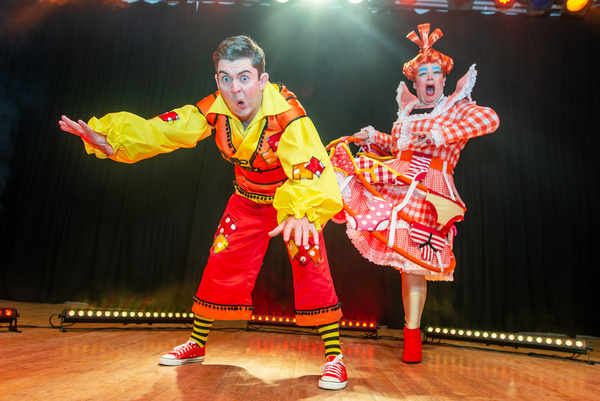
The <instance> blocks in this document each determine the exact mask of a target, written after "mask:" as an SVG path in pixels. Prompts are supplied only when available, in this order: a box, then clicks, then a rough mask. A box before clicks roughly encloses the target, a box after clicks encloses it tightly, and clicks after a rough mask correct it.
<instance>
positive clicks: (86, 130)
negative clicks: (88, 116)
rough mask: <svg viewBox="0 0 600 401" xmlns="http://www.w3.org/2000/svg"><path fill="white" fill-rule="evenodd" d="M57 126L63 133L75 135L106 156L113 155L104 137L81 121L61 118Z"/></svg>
mask: <svg viewBox="0 0 600 401" xmlns="http://www.w3.org/2000/svg"><path fill="white" fill-rule="evenodd" d="M58 125H60V129H62V130H63V131H65V132H69V133H71V134H73V135H77V136H78V137H81V139H83V140H84V141H86V142H87V143H89V144H91V145H95V146H97V147H99V148H100V149H101V150H102V151H103V152H104V153H106V154H107V155H108V156H112V155H113V154H114V153H115V151H114V150H113V148H112V146H111V145H110V144H109V143H108V141H107V140H106V136H105V135H102V134H99V133H97V132H96V131H94V130H93V129H91V128H90V126H89V125H87V124H86V123H85V122H84V121H83V120H78V121H77V122H75V121H73V120H70V119H69V118H68V117H67V116H62V117H61V120H60V121H59V122H58Z"/></svg>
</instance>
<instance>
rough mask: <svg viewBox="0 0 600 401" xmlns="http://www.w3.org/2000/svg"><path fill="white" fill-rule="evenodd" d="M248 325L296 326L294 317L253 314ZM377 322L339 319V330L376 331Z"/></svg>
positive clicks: (377, 327)
mask: <svg viewBox="0 0 600 401" xmlns="http://www.w3.org/2000/svg"><path fill="white" fill-rule="evenodd" d="M248 324H249V325H257V326H296V319H295V318H293V317H289V316H288V317H286V316H265V315H253V316H252V318H251V319H250V320H249V321H248ZM378 329H379V324H377V322H369V321H359V320H341V321H340V330H351V331H366V332H372V333H377V330H378Z"/></svg>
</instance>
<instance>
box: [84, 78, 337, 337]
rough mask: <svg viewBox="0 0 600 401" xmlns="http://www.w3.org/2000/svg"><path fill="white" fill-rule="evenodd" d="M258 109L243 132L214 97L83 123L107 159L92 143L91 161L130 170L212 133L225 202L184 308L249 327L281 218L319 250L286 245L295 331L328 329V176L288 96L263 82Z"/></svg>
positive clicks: (331, 195)
mask: <svg viewBox="0 0 600 401" xmlns="http://www.w3.org/2000/svg"><path fill="white" fill-rule="evenodd" d="M262 96H263V98H262V104H261V107H260V110H259V111H258V113H257V115H256V116H255V117H254V119H253V120H252V121H251V122H250V124H249V125H248V126H247V127H246V128H244V126H243V125H242V122H241V121H240V120H239V119H238V118H237V117H236V116H235V115H234V114H233V113H232V112H231V111H230V110H229V108H228V107H227V105H226V104H225V101H224V100H223V98H222V97H221V95H220V93H219V92H215V93H214V94H212V95H210V96H207V97H206V98H204V99H203V100H201V101H200V102H198V103H197V104H196V105H187V106H184V107H181V108H178V109H175V110H172V111H170V112H168V113H165V114H163V115H160V116H157V117H154V118H152V119H149V120H146V119H143V118H141V117H138V116H136V115H133V114H131V113H127V112H121V113H112V114H108V115H106V116H104V117H102V118H101V119H96V118H92V119H91V120H90V122H89V125H90V127H91V128H92V129H93V130H95V131H97V132H99V133H101V134H104V135H106V136H107V140H108V142H109V143H110V144H111V145H112V147H113V149H114V151H115V153H114V155H112V156H107V155H106V154H105V153H104V152H102V151H101V150H100V149H98V148H96V147H95V146H94V145H91V144H89V143H86V144H85V145H86V150H87V152H88V153H90V154H92V153H93V154H95V155H96V156H97V157H99V158H107V157H109V158H111V159H113V160H116V161H119V162H124V163H134V162H137V161H139V160H142V159H146V158H148V157H152V156H155V155H157V154H160V153H167V152H171V151H173V150H175V149H178V148H189V147H193V146H195V145H196V143H197V142H198V141H200V140H202V139H204V138H206V137H208V136H210V134H211V132H212V131H213V130H214V133H215V141H216V143H217V146H218V148H219V149H220V151H221V154H222V156H223V157H224V158H225V159H226V160H228V161H229V162H231V163H233V164H234V165H235V182H234V185H235V194H234V195H232V196H231V198H230V199H229V202H228V204H227V207H226V210H225V212H224V214H223V218H222V219H221V223H220V224H219V227H218V229H217V233H216V234H215V239H214V243H213V246H212V248H211V251H210V256H209V259H208V263H207V265H206V267H205V269H204V273H203V276H202V281H201V283H200V286H199V288H198V292H197V294H196V297H195V298H194V305H193V307H192V310H193V311H194V313H196V314H197V315H201V316H205V317H208V318H213V319H222V320H238V319H250V318H251V315H252V310H253V307H252V299H251V292H252V289H253V288H254V284H255V280H256V277H257V275H258V272H259V270H260V266H261V264H262V260H263V257H264V254H265V252H266V250H267V246H268V242H269V239H270V237H269V236H268V233H269V232H270V231H272V230H273V229H274V228H275V227H276V226H277V225H278V224H279V223H281V222H282V221H284V220H285V219H286V218H288V217H290V216H293V217H296V218H302V217H304V216H306V217H307V218H308V220H309V221H311V222H313V223H314V224H315V226H316V228H317V230H319V235H320V237H319V244H320V246H319V247H316V246H314V243H313V241H312V238H311V242H310V245H309V247H308V248H307V249H304V248H298V247H297V246H296V245H295V244H294V241H293V239H292V240H290V241H289V243H288V244H287V249H288V253H289V256H290V261H291V264H292V269H293V277H294V295H295V309H296V311H295V314H296V321H297V324H298V325H304V326H311V325H321V324H327V323H332V322H337V321H338V320H339V319H340V318H341V316H342V313H341V306H340V302H339V300H338V298H337V295H336V293H335V289H334V287H333V282H332V279H331V274H330V271H329V264H328V261H327V255H326V251H325V245H324V240H323V234H322V228H323V226H324V225H325V223H326V222H327V221H328V220H329V219H330V218H331V217H332V216H333V215H334V214H336V213H337V212H339V211H340V209H341V207H342V203H341V196H340V193H339V189H338V185H337V183H336V178H335V175H334V173H333V169H332V167H331V163H330V161H329V157H328V155H327V152H326V151H325V149H324V147H323V144H322V143H321V140H320V138H319V135H318V133H317V130H316V129H315V127H314V125H313V123H312V121H311V120H310V119H309V118H308V116H307V115H306V112H305V110H304V108H303V107H302V105H301V104H300V102H299V101H298V100H297V98H296V96H295V95H294V94H293V93H292V92H290V91H289V90H287V89H286V88H285V87H284V86H283V85H275V84H271V83H268V84H267V86H266V88H265V90H264V91H263V95H262Z"/></svg>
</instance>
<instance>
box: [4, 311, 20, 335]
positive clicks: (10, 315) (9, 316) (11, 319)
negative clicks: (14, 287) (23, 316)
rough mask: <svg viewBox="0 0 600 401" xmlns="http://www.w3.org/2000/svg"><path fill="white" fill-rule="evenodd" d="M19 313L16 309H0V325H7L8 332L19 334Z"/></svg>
mask: <svg viewBox="0 0 600 401" xmlns="http://www.w3.org/2000/svg"><path fill="white" fill-rule="evenodd" d="M18 317H19V312H17V309H16V308H0V323H8V331H14V332H16V333H20V331H19V330H18V328H17V318H18Z"/></svg>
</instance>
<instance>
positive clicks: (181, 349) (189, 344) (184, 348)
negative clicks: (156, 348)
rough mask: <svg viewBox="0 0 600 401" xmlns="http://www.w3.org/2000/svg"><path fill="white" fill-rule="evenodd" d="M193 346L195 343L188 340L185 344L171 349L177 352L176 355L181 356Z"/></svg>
mask: <svg viewBox="0 0 600 401" xmlns="http://www.w3.org/2000/svg"><path fill="white" fill-rule="evenodd" d="M194 344H196V342H195V341H192V340H188V341H187V342H186V343H185V344H181V345H178V346H177V347H175V348H173V351H175V352H177V353H178V354H181V353H184V352H186V351H187V350H189V349H190V348H191V347H192V346H193V345H194Z"/></svg>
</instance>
